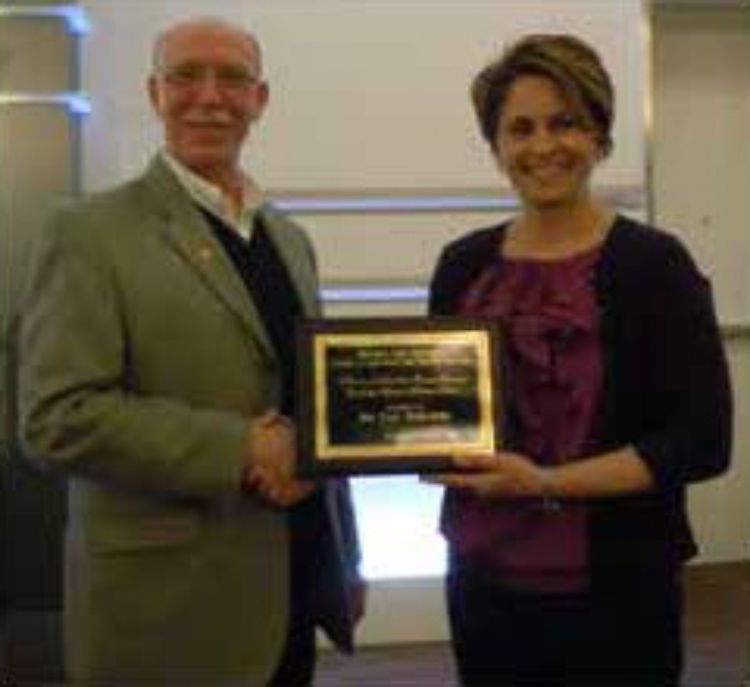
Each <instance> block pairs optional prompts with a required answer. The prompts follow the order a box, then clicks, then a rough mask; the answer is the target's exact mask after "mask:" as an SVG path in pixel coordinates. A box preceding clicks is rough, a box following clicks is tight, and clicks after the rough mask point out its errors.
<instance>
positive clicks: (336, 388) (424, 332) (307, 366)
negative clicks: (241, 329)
mask: <svg viewBox="0 0 750 687" xmlns="http://www.w3.org/2000/svg"><path fill="white" fill-rule="evenodd" d="M297 346H298V366H299V369H298V373H297V376H298V396H297V430H298V438H299V444H300V459H299V464H298V472H299V475H300V476H302V477H307V478H310V477H322V476H327V475H342V474H373V473H381V474H389V473H393V474H395V473H411V472H434V471H439V470H445V469H449V468H450V466H451V456H452V455H454V454H456V453H470V452H476V453H493V452H494V451H495V450H496V449H497V448H498V447H499V446H500V444H501V439H502V437H501V436H500V427H501V423H500V422H499V419H500V417H501V413H500V404H501V398H500V394H501V388H502V380H501V379H500V371H499V365H497V364H496V361H497V360H498V352H499V351H498V347H499V346H500V338H499V334H498V332H497V329H496V328H495V325H494V323H492V322H488V321H485V320H476V319H465V318H437V319H426V318H396V319H394V318H387V319H386V318H383V319H341V320H307V321H305V322H304V323H302V325H301V326H300V329H299V331H298V336H297Z"/></svg>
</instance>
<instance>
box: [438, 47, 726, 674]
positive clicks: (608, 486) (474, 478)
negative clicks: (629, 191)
mask: <svg viewBox="0 0 750 687" xmlns="http://www.w3.org/2000/svg"><path fill="white" fill-rule="evenodd" d="M472 98H473V103H474V107H475V110H476V114H477V117H478V120H479V124H480V128H481V132H482V135H483V137H484V139H485V140H486V141H487V143H488V144H489V146H490V149H491V152H492V155H493V157H494V158H495V160H496V162H497V164H498V167H499V168H500V169H501V170H502V171H503V172H504V173H505V174H506V175H507V176H508V177H509V179H510V181H511V183H512V184H513V186H514V188H515V190H516V191H517V193H518V195H519V197H520V200H521V211H520V213H519V214H518V216H516V217H515V218H514V219H512V220H511V221H509V222H506V223H503V224H500V225H498V226H493V227H489V228H486V229H481V230H479V231H475V232H473V233H471V234H469V235H467V236H465V237H463V238H461V239H459V240H458V241H456V242H454V243H452V244H451V245H449V246H448V247H447V248H446V249H445V250H444V251H443V254H442V256H441V258H440V260H439V263H438V266H437V268H436V271H435V274H434V275H433V280H432V284H431V290H430V312H431V314H432V315H471V316H485V317H490V318H494V319H496V320H497V321H498V322H499V323H500V325H501V329H502V331H503V336H504V346H503V350H504V353H503V360H502V361H498V364H501V365H503V368H504V370H505V372H506V374H505V379H506V382H505V385H506V389H505V393H506V396H507V402H506V405H507V422H506V425H507V427H506V431H505V436H504V442H503V444H504V445H503V450H502V451H501V452H500V453H498V454H497V455H494V456H457V457H456V458H455V465H456V466H457V467H459V468H461V469H462V470H461V471H459V472H457V473H454V474H449V475H442V476H439V477H437V478H436V479H435V480H434V481H437V482H439V483H441V484H444V485H445V486H447V487H448V489H447V490H446V495H445V501H444V506H443V513H442V531H443V533H444V535H445V536H446V538H447V540H448V543H449V572H448V578H447V585H446V586H447V597H448V609H449V620H450V625H451V632H452V639H453V645H454V650H455V654H456V658H457V662H458V668H459V673H460V676H461V680H462V683H463V684H464V685H481V686H483V687H488V686H492V687H501V686H503V685H535V686H541V685H544V686H547V685H569V686H571V687H573V686H574V687H581V686H582V685H589V686H596V687H607V686H618V687H649V686H653V687H657V686H658V687H669V686H672V685H678V684H679V680H680V672H681V665H682V645H681V615H682V596H681V582H680V577H681V570H682V566H683V564H684V562H685V561H686V560H687V559H688V558H690V557H691V556H692V555H694V554H695V552H696V547H695V544H694V542H693V539H692V537H691V532H690V527H689V524H688V522H687V516H686V510H685V486H686V485H687V484H688V483H690V482H693V481H697V480H701V479H706V478H709V477H712V476H714V475H717V474H719V473H721V472H722V471H724V470H725V469H726V468H727V466H728V462H729V452H730V436H731V401H730V389H729V381H728V374H727V367H726V361H725V358H724V355H723V352H722V344H721V340H720V335H719V331H718V328H717V324H716V318H715V314H714V311H713V306H712V301H711V294H710V288H709V285H708V283H707V281H706V280H705V279H704V278H703V276H702V275H701V274H700V273H699V272H698V271H697V269H696V267H695V265H694V264H693V262H692V260H691V258H690V257H689V255H688V254H687V252H686V251H685V249H684V248H683V247H682V245H681V244H680V243H679V242H678V241H677V240H676V239H675V238H674V237H672V236H670V235H668V234H666V233H663V232H661V231H659V230H657V229H655V228H652V227H649V226H646V225H645V224H642V223H639V222H635V221H633V220H631V219H628V218H626V217H624V216H622V215H619V214H616V213H613V212H612V211H611V210H610V209H608V208H607V207H606V205H604V204H603V203H601V202H599V201H598V200H596V199H595V198H594V197H593V195H592V193H591V189H590V177H591V173H592V171H593V170H594V168H595V167H596V165H597V164H598V163H599V162H600V161H601V160H602V159H604V158H605V157H606V155H607V154H608V153H609V151H610V149H611V146H612V140H611V128H612V120H613V99H614V98H613V90H612V85H611V80H610V78H609V76H608V74H607V73H606V71H605V69H604V68H603V66H602V64H601V62H600V60H599V57H598V55H597V54H596V52H595V51H594V50H593V49H592V48H591V47H590V46H588V45H587V44H585V43H583V42H582V41H581V40H579V39H576V38H574V37H572V36H567V35H532V36H528V37H526V38H524V39H523V40H521V41H520V42H518V43H517V44H516V45H515V46H513V47H512V48H511V49H509V50H508V51H507V52H506V53H505V54H504V55H503V56H501V58H500V59H498V60H496V61H494V62H492V63H491V64H489V65H488V66H487V67H486V68H485V69H483V70H482V71H481V72H480V73H479V74H478V76H477V77H476V78H475V80H474V83H473V87H472Z"/></svg>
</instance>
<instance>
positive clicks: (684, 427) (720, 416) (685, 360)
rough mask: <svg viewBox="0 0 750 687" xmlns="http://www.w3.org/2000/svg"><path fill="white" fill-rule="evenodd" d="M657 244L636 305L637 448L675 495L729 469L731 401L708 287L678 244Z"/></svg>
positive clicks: (672, 241) (660, 482)
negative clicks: (640, 417)
mask: <svg viewBox="0 0 750 687" xmlns="http://www.w3.org/2000/svg"><path fill="white" fill-rule="evenodd" d="M662 247H663V249H664V250H662V251H660V253H659V254H658V255H654V256H653V257H654V259H655V260H656V262H657V264H652V265H651V271H652V272H653V274H654V275H655V276H654V279H653V281H649V286H648V290H647V292H646V293H642V294H641V299H642V300H643V303H641V304H640V306H639V307H641V308H644V310H645V317H646V319H645V320H642V321H641V327H642V329H643V334H642V336H643V351H642V355H641V359H642V360H643V361H644V365H643V366H642V369H641V370H639V374H640V375H641V381H640V384H641V385H642V388H643V389H644V390H645V391H644V393H643V395H642V398H641V399H640V402H641V403H642V405H643V406H644V408H645V422H644V425H645V427H646V431H644V432H643V433H641V434H640V435H639V436H638V438H637V440H636V441H635V442H634V444H635V448H636V449H637V451H638V453H639V454H640V455H641V457H642V458H643V459H644V460H645V461H646V462H647V463H648V465H649V467H650V468H651V470H652V472H653V474H654V476H655V479H656V482H657V485H658V486H659V487H660V488H662V489H664V490H672V489H674V488H676V487H679V485H681V484H683V483H686V482H692V481H697V480H702V479H707V478H710V477H713V476H715V475H718V474H720V473H721V472H723V471H724V470H726V469H727V467H728V465H729V459H730V453H731V439H732V396H731V388H730V381H729V372H728V366H727V361H726V357H725V354H724V350H723V344H722V339H721V334H720V331H719V326H718V323H717V318H716V313H715V310H714V305H713V299H712V293H711V287H710V284H709V282H708V280H707V279H706V278H705V277H704V276H703V275H702V274H701V273H700V272H699V271H698V269H697V268H696V266H695V264H694V262H693V260H692V259H691V257H690V255H689V254H688V252H687V251H686V250H685V249H684V247H683V246H682V245H681V244H680V243H679V242H678V241H676V240H675V239H672V238H671V237H670V238H669V239H665V240H664V241H663V246H662Z"/></svg>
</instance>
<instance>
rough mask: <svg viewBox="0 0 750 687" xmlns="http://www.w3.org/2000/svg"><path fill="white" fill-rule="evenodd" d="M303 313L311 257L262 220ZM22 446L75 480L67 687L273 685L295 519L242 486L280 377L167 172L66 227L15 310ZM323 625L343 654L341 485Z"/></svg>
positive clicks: (331, 487)
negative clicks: (251, 431)
mask: <svg viewBox="0 0 750 687" xmlns="http://www.w3.org/2000/svg"><path fill="white" fill-rule="evenodd" d="M260 212H262V213H263V214H264V219H265V224H266V227H267V228H268V231H269V234H270V236H271V239H272V240H273V241H274V243H275V246H276V248H277V249H278V252H279V254H280V255H281V256H282V259H283V261H284V262H285V264H286V267H287V268H288V270H289V273H290V275H291V277H292V281H293V282H294V284H295V286H296V288H297V291H298V293H299V296H300V299H301V301H302V303H303V307H304V309H305V311H306V313H307V314H308V315H317V314H318V304H317V278H316V271H315V264H314V258H313V254H312V250H311V247H310V244H309V242H308V240H307V238H306V237H305V235H304V233H303V232H302V231H301V230H300V229H299V228H298V227H296V226H295V225H294V224H293V223H292V222H290V221H289V220H288V219H287V218H285V217H283V216H281V215H280V214H278V213H277V212H275V211H274V210H273V209H272V208H271V207H270V206H264V207H263V208H261V210H260ZM19 337H20V338H19V357H20V361H19V368H18V376H19V416H20V435H21V440H22V442H23V444H24V445H25V447H26V451H27V453H28V454H29V455H31V456H33V457H35V459H36V460H37V461H41V462H42V463H44V464H45V465H46V466H49V467H52V468H54V469H58V470H61V471H64V473H65V474H67V475H68V476H69V480H68V482H69V494H68V505H69V522H68V527H67V537H66V564H65V566H66V570H65V623H66V625H65V627H66V659H67V669H68V673H69V676H70V679H71V682H72V683H73V684H80V685H89V684H92V685H93V684H96V685H107V686H109V685H112V686H115V685H120V684H122V685H131V684H132V685H139V687H141V686H144V687H145V686H146V685H150V684H154V685H156V684H181V685H183V684H202V685H212V686H213V685H224V684H226V685H232V686H234V685H238V686H239V685H262V684H264V683H265V681H266V680H267V678H268V675H269V673H270V671H272V670H273V668H274V666H275V665H276V663H277V661H278V659H279V654H280V651H281V648H282V641H283V638H284V633H285V623H286V613H287V596H288V592H287V590H288V532H287V519H286V514H285V512H284V511H283V510H281V509H276V508H273V507H270V506H268V505H266V504H264V503H263V502H261V501H260V500H259V499H257V498H255V497H254V496H251V495H247V494H243V493H242V492H241V489H240V483H241V478H240V475H241V471H242V469H243V464H244V461H245V442H246V432H247V426H248V420H249V418H250V417H251V416H253V415H256V414H259V413H261V412H262V411H264V410H265V409H268V408H270V407H274V406H275V405H276V404H277V403H278V400H279V394H280V370H279V363H278V360H277V358H276V355H275V353H274V351H273V348H272V347H271V344H270V342H269V339H268V336H267V333H266V331H265V329H264V327H263V324H262V321H261V319H260V316H259V314H258V312H257V310H256V308H255V305H254V304H253V303H252V302H251V299H250V297H249V296H248V293H247V291H246V289H245V287H244V285H243V283H242V281H241V278H240V277H239V275H238V274H237V272H236V270H235V269H234V267H233V266H232V264H231V262H230V261H229V259H228V258H227V256H226V254H225V253H224V251H223V250H222V248H221V246H220V245H219V243H218V242H217V240H216V238H215V237H214V235H213V232H212V231H211V229H210V227H209V226H208V224H207V223H206V221H205V219H204V218H203V217H202V215H201V213H200V211H198V210H197V209H196V207H195V206H194V204H193V202H192V201H191V200H190V198H189V196H188V195H187V193H186V192H185V191H184V190H183V188H182V187H181V186H180V185H179V183H178V182H177V180H176V179H175V177H174V176H173V174H172V173H171V171H169V169H168V168H167V166H166V165H165V164H164V162H163V161H162V160H161V158H159V157H157V158H155V160H154V161H153V162H152V163H151V165H150V167H149V168H148V170H147V171H146V173H145V175H144V176H142V177H141V178H138V179H136V180H134V181H132V182H130V183H128V184H126V185H124V186H121V187H119V188H117V189H115V190H113V191H109V192H106V193H103V194H99V195H95V196H93V197H91V198H90V199H87V200H85V201H83V202H80V203H78V204H75V205H73V206H71V207H69V208H66V209H65V210H63V211H62V212H60V213H59V214H58V215H57V216H56V218H55V220H54V221H53V222H51V223H50V225H49V227H48V228H47V231H46V232H45V234H44V237H43V239H42V241H41V244H40V248H39V250H38V254H37V256H36V260H35V267H34V269H33V270H32V275H31V279H30V281H29V284H28V288H27V290H26V293H25V297H24V300H23V306H22V312H21V323H20V329H19ZM325 488H326V490H327V493H326V497H327V501H326V502H327V504H328V505H329V513H330V515H331V518H332V525H333V532H334V535H335V545H336V546H335V552H334V558H335V560H333V561H331V560H321V564H322V565H324V566H325V568H326V570H327V571H328V572H329V579H330V588H328V587H326V588H325V589H321V590H319V597H320V600H321V606H322V608H321V616H322V620H323V621H324V624H325V625H326V626H327V628H328V629H329V630H330V633H331V634H332V635H333V637H334V639H335V640H337V641H338V642H339V643H341V644H343V645H344V646H347V645H348V644H349V643H350V641H351V626H350V624H349V622H348V617H349V614H348V612H347V608H346V605H345V603H346V602H345V594H344V583H345V581H346V577H347V575H348V574H349V573H351V571H352V570H353V569H354V568H355V566H356V562H357V556H358V553H357V546H356V534H355V530H354V523H353V517H352V513H351V504H350V500H349V495H348V487H347V486H346V484H345V483H330V484H328V485H327V486H326V487H325Z"/></svg>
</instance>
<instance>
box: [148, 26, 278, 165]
mask: <svg viewBox="0 0 750 687" xmlns="http://www.w3.org/2000/svg"><path fill="white" fill-rule="evenodd" d="M156 59H157V64H156V65H155V68H154V73H153V74H152V75H151V77H150V78H149V82H148V88H149V96H150V98H151V103H152V105H153V107H154V109H155V111H156V113H157V114H158V116H159V117H160V119H161V120H162V123H163V126H164V139H165V146H166V149H167V151H168V152H169V153H170V154H171V155H173V156H174V157H175V158H177V159H178V160H179V161H180V162H181V163H182V164H184V165H185V166H186V167H188V168H189V169H191V170H193V171H194V172H196V173H197V174H200V175H201V176H204V177H207V178H209V179H210V178H212V177H217V176H221V175H222V174H226V173H230V172H232V171H234V170H236V167H237V161H238V159H239V154H240V149H241V148H242V144H243V142H244V140H245V137H246V136H247V133H248V129H249V127H250V124H251V123H252V122H253V121H255V120H256V119H258V117H260V115H261V114H262V112H263V109H264V107H265V105H266V102H267V100H268V87H267V85H266V83H265V82H263V81H262V79H261V74H260V56H259V54H258V51H257V47H256V46H255V44H254V43H253V42H252V41H251V40H250V39H249V38H248V37H246V36H244V35H243V34H241V33H239V32H235V31H232V30H231V29H230V28H228V27H222V26H215V25H200V24H196V25H188V26H183V27H180V28H178V29H175V30H173V31H171V32H169V33H167V34H166V35H165V36H164V38H163V40H162V43H161V49H160V50H159V51H158V54H157V58H156Z"/></svg>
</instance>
